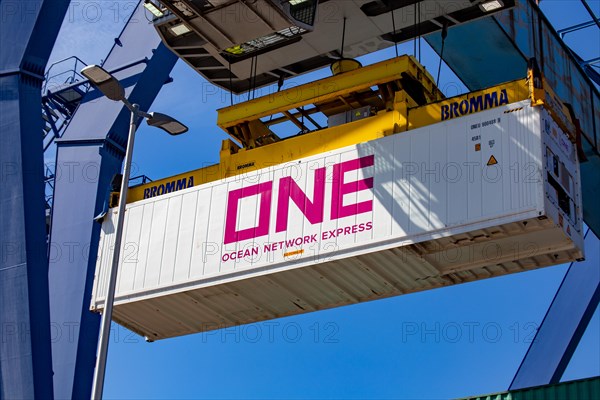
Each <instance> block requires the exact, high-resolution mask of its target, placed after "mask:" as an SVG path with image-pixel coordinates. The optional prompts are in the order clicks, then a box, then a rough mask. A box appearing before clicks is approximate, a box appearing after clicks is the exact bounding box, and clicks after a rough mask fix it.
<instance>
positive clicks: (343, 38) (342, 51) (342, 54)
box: [340, 17, 346, 59]
mask: <svg viewBox="0 0 600 400" xmlns="http://www.w3.org/2000/svg"><path fill="white" fill-rule="evenodd" d="M345 42H346V17H344V25H343V26H342V49H341V51H340V54H341V56H342V57H341V58H342V59H343V58H344V43H345Z"/></svg>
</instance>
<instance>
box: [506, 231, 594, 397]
mask: <svg viewBox="0 0 600 400" xmlns="http://www.w3.org/2000/svg"><path fill="white" fill-rule="evenodd" d="M585 252H586V260H585V261H584V262H579V263H571V265H570V267H569V270H568V271H567V274H566V275H565V277H564V279H563V281H562V283H561V285H560V287H559V289H558V292H557V293H556V295H555V297H554V299H553V300H552V304H551V305H550V308H549V309H548V312H547V313H546V316H545V317H544V320H543V321H542V324H541V325H540V329H539V330H538V332H537V333H536V335H535V338H534V339H533V341H532V342H531V345H530V346H529V350H528V351H527V354H526V355H525V358H524V359H523V361H522V363H521V365H520V366H519V370H518V371H517V373H516V375H515V377H514V379H513V381H512V383H511V385H510V388H509V390H516V389H524V388H528V387H533V386H541V385H546V384H548V383H551V384H553V383H558V382H560V378H561V377H562V375H563V373H564V372H565V369H566V368H567V366H568V365H569V361H570V360H571V357H572V356H573V353H574V352H575V350H576V349H577V344H578V343H579V340H580V339H581V337H582V336H583V334H584V332H585V330H586V328H587V325H588V323H589V322H590V320H591V319H592V316H593V315H594V312H595V311H596V308H597V307H598V301H599V300H600V241H599V240H598V238H597V237H595V236H594V234H593V233H592V232H591V231H589V232H588V234H587V236H586V238H585Z"/></svg>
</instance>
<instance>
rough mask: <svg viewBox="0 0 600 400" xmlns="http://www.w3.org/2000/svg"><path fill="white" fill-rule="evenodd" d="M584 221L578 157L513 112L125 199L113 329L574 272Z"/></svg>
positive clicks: (175, 327)
mask: <svg viewBox="0 0 600 400" xmlns="http://www.w3.org/2000/svg"><path fill="white" fill-rule="evenodd" d="M348 129H351V124H350V125H349V128H348ZM581 212H582V211H581V195H580V179H579V169H578V161H577V155H576V149H575V148H574V146H573V145H572V144H571V142H570V141H569V140H568V139H567V137H566V136H565V135H564V133H562V131H561V130H560V128H559V127H558V126H557V124H556V123H554V121H553V120H552V119H551V117H550V116H549V114H548V113H547V112H546V111H545V110H544V109H543V108H542V107H535V108H534V107H531V106H530V103H529V102H528V101H523V102H519V103H514V104H510V105H507V106H504V107H499V108H495V109H492V110H487V111H483V112H479V113H476V114H472V115H468V116H465V117H461V118H457V119H452V120H448V121H444V122H441V123H438V124H435V125H431V126H427V127H424V128H419V129H415V130H412V131H409V132H403V133H399V134H395V135H392V136H388V137H384V138H381V139H378V140H373V141H370V142H366V143H360V144H357V145H354V146H349V147H346V148H342V149H338V150H335V151H331V152H328V153H323V154H319V155H318V156H313V157H307V158H304V159H301V160H296V161H293V162H290V163H287V164H285V165H278V166H274V167H272V168H265V169H261V170H259V171H256V172H250V173H247V174H244V175H240V176H237V177H232V178H228V179H224V180H221V181H216V182H213V183H208V184H204V185H201V186H198V187H192V188H188V189H185V190H183V191H178V192H175V193H170V194H167V195H164V196H161V197H155V198H151V199H147V200H142V201H139V202H135V203H131V204H128V206H127V212H126V218H125V227H124V238H123V244H122V250H121V263H120V266H119V274H118V281H117V290H116V298H115V309H114V313H113V318H114V320H115V321H116V322H118V323H120V324H122V325H124V326H126V327H128V328H129V329H131V330H133V331H134V332H137V333H139V334H140V335H143V336H146V337H148V338H149V339H151V340H156V339H163V338H168V337H173V336H178V335H184V334H189V333H194V332H201V331H207V330H211V329H217V328H223V327H227V326H233V325H238V324H245V323H251V322H256V321H261V320H265V319H271V318H277V317H282V316H287V315H293V314H298V313H304V312H309V311H315V310H320V309H326V308H331V307H336V306H340V305H346V304H352V303H358V302H362V301H367V300H373V299H379V298H383V297H388V296H394V295H400V294H405V293H410V292H415V291H421V290H427V289H432V288H436V287H441V286H446V285H451V284H455V283H462V282H468V281H474V280H478V279H483V278H488V277H493V276H499V275H504V274H508V273H513V272H519V271H524V270H529V269H534V268H538V267H543V266H548V265H553V264H558V263H564V262H568V261H572V260H576V259H580V258H582V257H583V238H582V220H581V215H582V214H581ZM115 222H116V215H115V211H114V210H113V211H112V212H111V213H110V214H109V217H108V218H107V219H106V220H105V222H104V224H103V226H102V235H101V238H100V247H99V255H98V261H97V269H96V277H95V281H94V289H93V296H92V305H91V308H92V310H94V311H101V310H102V308H103V306H104V295H105V293H106V284H107V276H108V270H109V268H110V264H111V259H112V253H113V247H114V223H115Z"/></svg>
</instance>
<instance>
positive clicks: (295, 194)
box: [275, 167, 325, 232]
mask: <svg viewBox="0 0 600 400" xmlns="http://www.w3.org/2000/svg"><path fill="white" fill-rule="evenodd" d="M314 182H315V183H314V188H315V190H314V195H313V201H312V202H311V201H310V200H309V199H308V197H307V196H306V194H305V193H304V192H303V191H302V189H300V187H299V186H298V184H297V183H296V182H295V181H294V180H293V179H292V178H291V177H289V176H286V177H284V178H281V179H280V180H279V198H278V203H277V223H276V227H275V231H276V232H283V231H286V230H287V226H288V214H289V208H290V199H291V200H292V201H293V202H294V204H296V206H298V208H299V209H300V211H301V212H302V214H304V216H305V217H306V219H308V221H309V222H310V223H311V224H320V223H321V222H323V209H324V203H325V167H323V168H319V169H317V170H315V178H314Z"/></svg>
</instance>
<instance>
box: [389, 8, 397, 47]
mask: <svg viewBox="0 0 600 400" xmlns="http://www.w3.org/2000/svg"><path fill="white" fill-rule="evenodd" d="M390 8H391V7H390ZM391 11H392V29H393V30H394V33H393V37H394V48H395V49H396V57H398V40H397V38H396V19H395V18H394V11H395V9H393V8H392V10H391Z"/></svg>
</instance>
